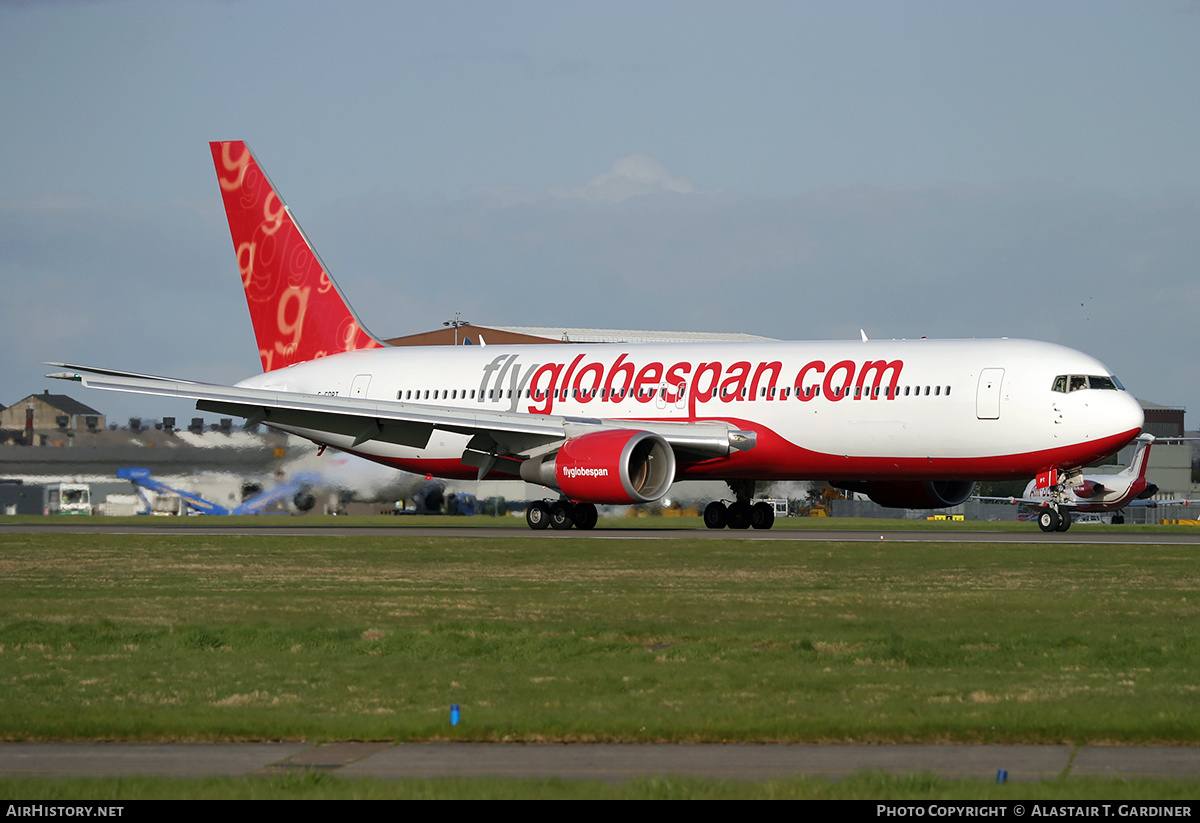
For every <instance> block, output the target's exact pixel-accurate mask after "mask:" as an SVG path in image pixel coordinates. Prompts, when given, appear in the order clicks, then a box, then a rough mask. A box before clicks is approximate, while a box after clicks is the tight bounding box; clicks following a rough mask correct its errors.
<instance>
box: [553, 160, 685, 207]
mask: <svg viewBox="0 0 1200 823" xmlns="http://www.w3.org/2000/svg"><path fill="white" fill-rule="evenodd" d="M662 192H674V193H676V194H693V193H695V192H696V187H695V186H693V185H692V181H691V180H688V179H687V178H686V177H673V176H672V175H671V172H670V171H668V170H667V167H666V166H664V165H663V164H662V163H660V162H658V161H657V160H655V159H654V158H653V157H650V156H648V155H645V154H641V153H640V152H639V153H636V154H630V155H627V156H626V157H622V158H621V159H619V160H618V161H617V162H615V163H613V164H612V168H610V169H609V170H608V171H606V172H604V174H598V175H596V176H595V177H593V178H592V179H591V180H589V181H587V183H585V184H584V185H582V186H571V187H569V188H556V189H551V190H550V193H551V194H553V195H554V196H555V197H573V198H578V199H581V200H592V201H596V202H601V203H619V202H621V201H622V200H627V199H629V198H630V197H638V196H640V195H645V194H659V193H662Z"/></svg>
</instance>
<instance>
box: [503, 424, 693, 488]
mask: <svg viewBox="0 0 1200 823" xmlns="http://www.w3.org/2000/svg"><path fill="white" fill-rule="evenodd" d="M521 478H522V479H523V480H525V481H527V482H529V483H539V484H541V485H543V486H549V487H550V488H552V489H557V490H559V491H561V492H562V493H563V494H565V495H566V496H567V497H569V498H570V499H572V500H575V501H580V502H587V503H616V504H627V503H649V502H650V501H652V500H657V499H658V498H660V497H662V496H663V495H664V494H666V493H667V489H669V488H671V483H673V482H674V481H675V452H674V451H672V449H671V446H670V444H669V443H667V441H666V440H664V439H663V438H662V437H660V436H659V435H657V434H653V433H652V432H647V431H635V430H632V429H612V430H606V431H598V432H591V433H589V434H584V435H580V436H579V437H572V438H571V439H569V440H567V441H566V442H565V443H563V444H562V447H561V448H559V450H558V451H557V452H555V453H554V454H551V455H546V456H545V457H541V458H531V459H529V460H526V461H525V462H524V463H522V464H521Z"/></svg>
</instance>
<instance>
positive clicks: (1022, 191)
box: [0, 0, 1200, 428]
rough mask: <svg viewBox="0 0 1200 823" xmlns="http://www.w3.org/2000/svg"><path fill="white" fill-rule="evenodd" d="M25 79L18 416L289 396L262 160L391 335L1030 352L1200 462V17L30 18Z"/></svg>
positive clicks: (322, 6)
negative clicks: (84, 383)
mask: <svg viewBox="0 0 1200 823" xmlns="http://www.w3.org/2000/svg"><path fill="white" fill-rule="evenodd" d="M0 77H2V78H3V82H0V158H2V159H0V350H2V352H3V355H2V357H0V403H4V404H12V403H14V402H16V401H17V400H19V399H21V398H23V397H25V396H26V395H28V394H30V393H34V392H40V391H42V390H43V389H46V388H49V389H50V390H51V391H53V392H65V393H68V394H70V395H72V396H73V397H75V398H76V399H78V400H81V401H83V402H85V403H88V404H89V405H92V406H94V407H96V408H97V409H99V410H100V411H101V412H103V413H105V414H108V415H109V418H110V420H112V421H118V422H122V423H124V422H126V420H127V418H128V417H130V416H141V417H143V418H146V419H157V418H160V417H161V416H163V415H172V416H176V417H178V418H180V419H188V418H190V417H192V416H195V415H196V414H198V413H196V412H195V411H194V410H193V409H192V407H191V406H190V405H189V404H186V403H183V402H174V401H168V400H161V399H152V398H139V397H132V396H123V395H117V394H112V393H106V392H97V391H92V390H88V389H84V388H82V387H80V386H74V385H71V384H69V383H62V382H60V381H51V380H46V379H44V378H43V375H44V374H45V373H46V372H47V371H50V370H51V369H48V368H47V367H45V366H43V365H41V364H42V363H43V361H46V360H55V361H67V362H72V363H82V364H85V365H100V366H107V367H113V368H120V369H127V370H130V371H139V372H147V373H153V374H164V375H170V376H176V377H184V378H190V379H199V380H209V381H214V382H222V383H230V382H234V381H237V380H240V379H242V378H244V377H247V376H249V375H251V374H254V373H255V372H256V371H258V369H259V361H258V356H257V350H256V346H255V343H254V339H253V334H252V332H251V329H250V324H249V318H248V314H247V311H246V307H245V302H244V298H243V295H242V292H241V288H240V283H239V280H238V275H237V266H236V260H235V258H234V254H233V247H232V244H231V242H230V237H229V233H228V229H227V227H226V225H225V220H224V215H223V210H222V206H221V199H220V196H219V192H218V189H217V185H216V179H215V174H214V171H213V168H212V159H211V155H210V154H209V151H208V147H207V145H206V144H207V143H208V141H210V140H245V141H246V142H248V143H249V145H250V146H251V147H252V148H253V150H254V152H255V154H256V156H257V158H258V160H259V162H260V163H261V164H262V166H263V168H264V169H265V170H266V171H267V173H268V174H269V175H270V176H271V178H272V180H273V182H274V183H275V185H276V187H277V188H278V190H279V192H280V193H281V195H282V196H283V198H284V199H285V200H286V201H287V202H288V204H289V205H290V207H291V209H292V212H293V214H294V215H296V217H297V218H298V220H299V221H300V223H301V225H302V226H303V227H304V229H305V231H306V232H307V234H308V236H309V238H310V240H311V241H312V243H313V244H314V246H315V247H316V249H317V250H318V252H319V253H320V255H321V256H322V258H323V259H324V261H325V263H326V264H327V266H328V267H329V269H330V271H331V273H332V275H333V276H334V277H335V278H336V279H337V281H338V283H339V285H340V286H341V288H342V291H343V293H344V294H345V295H346V296H347V297H348V299H349V300H350V302H351V303H352V304H353V305H354V307H355V309H356V310H357V312H358V314H359V316H360V317H361V319H362V320H363V322H364V324H365V325H366V326H367V327H368V328H369V329H370V330H371V331H372V332H374V333H376V334H377V335H379V336H381V337H392V336H398V335H402V334H409V333H415V332H419V331H426V330H429V329H432V328H435V327H439V326H440V325H441V322H442V321H444V320H449V319H452V318H453V317H454V316H455V314H456V313H460V314H461V316H462V318H463V319H466V320H468V321H470V322H472V323H476V324H480V325H488V324H491V325H529V326H578V327H590V328H626V329H639V328H640V329H668V330H683V331H741V332H749V333H754V334H761V335H766V336H770V337H778V338H785V339H804V340H815V339H857V338H858V336H859V329H860V328H861V329H864V330H866V332H867V334H868V335H869V336H870V337H872V338H904V337H907V338H912V337H922V336H925V337H951V338H966V337H1027V338H1035V339H1040V340H1049V341H1054V342H1058V343H1063V344H1065V345H1068V346H1072V347H1074V348H1077V349H1080V350H1083V351H1086V352H1088V353H1089V354H1092V355H1094V356H1095V357H1097V358H1099V359H1100V360H1101V361H1103V362H1105V363H1106V364H1108V365H1109V366H1110V367H1111V368H1112V370H1113V371H1114V372H1115V373H1116V374H1117V376H1118V377H1119V378H1120V379H1121V380H1122V382H1124V384H1125V385H1126V386H1127V387H1128V388H1129V389H1130V390H1131V391H1133V392H1134V394H1136V395H1137V396H1138V397H1140V398H1142V399H1144V400H1150V401H1153V402H1156V403H1161V404H1166V405H1171V406H1183V407H1186V408H1188V409H1189V410H1190V411H1191V412H1192V416H1191V417H1190V418H1189V428H1198V427H1200V423H1198V420H1197V417H1196V415H1197V414H1200V379H1198V375H1197V372H1198V361H1197V354H1198V347H1197V342H1198V337H1200V333H1198V332H1197V319H1198V318H1200V230H1198V228H1200V3H1198V2H1185V0H1170V2H1137V3H1134V2H1120V3H1106V2H1069V1H1065V0H1060V1H1059V2H1020V0H1017V1H1016V2H1011V1H1009V2H982V0H973V2H903V1H902V0H889V2H841V1H839V2H783V3H773V2H652V1H646V2H636V3H635V2H584V1H583V0H580V1H578V2H516V1H515V0H506V2H494V1H492V2H353V1H350V2H347V1H345V0H343V1H342V2H337V3H332V2H330V3H323V2H239V1H237V0H211V1H210V2H187V0H183V1H182V2H115V1H113V2H109V1H107V0H87V1H86V2H85V1H83V0H80V1H78V2H71V1H70V0H45V1H44V2H32V1H31V0H26V1H24V2H22V1H20V0H17V1H15V2H14V0H8V2H4V0H0Z"/></svg>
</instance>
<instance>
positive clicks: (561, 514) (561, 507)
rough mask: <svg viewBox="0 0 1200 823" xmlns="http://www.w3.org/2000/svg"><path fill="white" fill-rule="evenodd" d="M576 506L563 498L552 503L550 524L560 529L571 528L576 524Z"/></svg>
mask: <svg viewBox="0 0 1200 823" xmlns="http://www.w3.org/2000/svg"><path fill="white" fill-rule="evenodd" d="M574 510H575V507H574V506H572V505H571V504H570V503H566V502H563V501H562V500H559V501H556V502H555V503H552V504H551V505H550V525H551V526H552V527H553V528H555V529H559V530H564V529H569V528H571V527H572V526H574V525H575V518H574V516H573V515H574V514H575V511H574Z"/></svg>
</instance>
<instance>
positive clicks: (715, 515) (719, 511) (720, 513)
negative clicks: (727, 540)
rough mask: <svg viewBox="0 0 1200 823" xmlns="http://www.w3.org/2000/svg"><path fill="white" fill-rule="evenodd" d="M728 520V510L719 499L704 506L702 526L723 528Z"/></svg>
mask: <svg viewBox="0 0 1200 823" xmlns="http://www.w3.org/2000/svg"><path fill="white" fill-rule="evenodd" d="M728 522H729V510H728V509H727V508H725V504H724V503H722V502H721V501H720V500H714V501H713V502H711V503H709V504H708V505H707V506H705V507H704V528H706V529H723V528H725V524H726V523H728Z"/></svg>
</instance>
